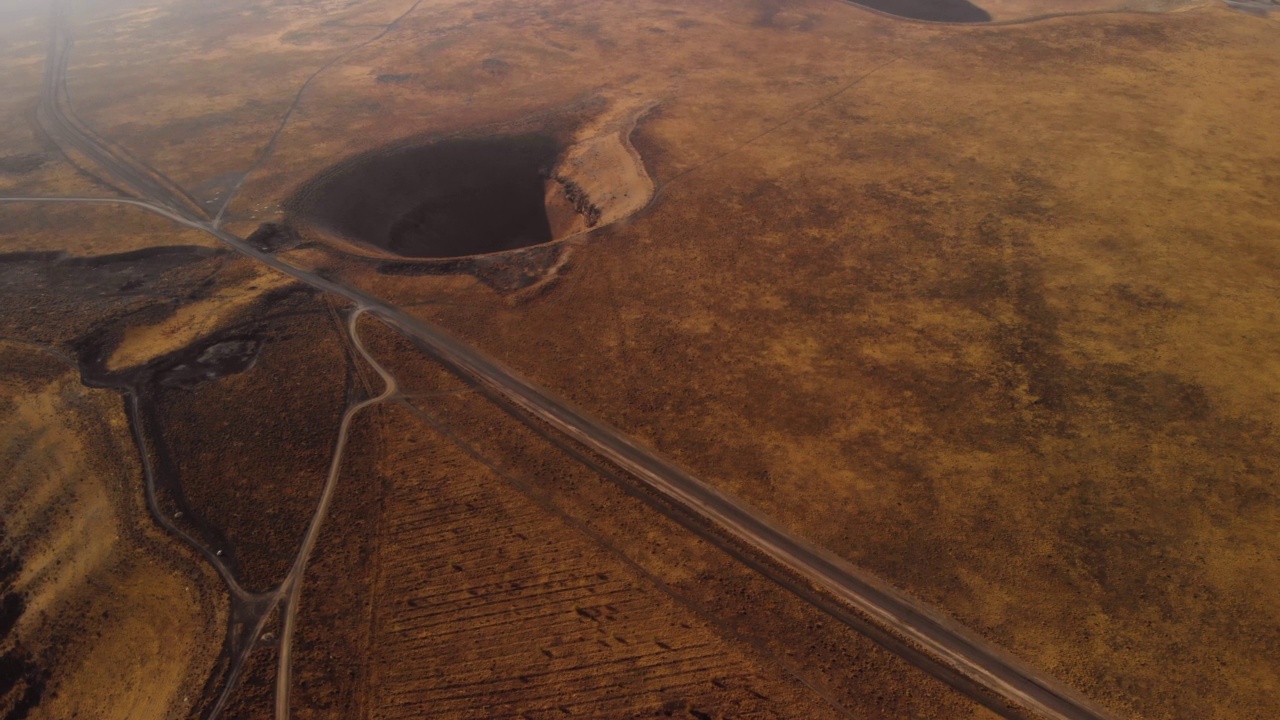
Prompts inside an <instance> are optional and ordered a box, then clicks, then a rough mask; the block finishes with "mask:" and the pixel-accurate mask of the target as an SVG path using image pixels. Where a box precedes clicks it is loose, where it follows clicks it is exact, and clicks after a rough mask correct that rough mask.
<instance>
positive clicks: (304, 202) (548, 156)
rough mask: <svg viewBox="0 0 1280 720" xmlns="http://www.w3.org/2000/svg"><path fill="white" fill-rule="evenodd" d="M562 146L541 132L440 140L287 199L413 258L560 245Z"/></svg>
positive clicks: (402, 149) (352, 167) (349, 165)
mask: <svg viewBox="0 0 1280 720" xmlns="http://www.w3.org/2000/svg"><path fill="white" fill-rule="evenodd" d="M560 151H561V148H560V145H559V143H558V142H556V141H555V140H554V139H553V138H551V137H549V136H546V135H541V134H528V135H504V136H495V137H485V138H460V139H449V140H440V141H436V142H432V143H427V144H419V145H399V146H395V147H391V148H383V149H379V150H374V151H371V152H368V153H365V154H363V155H358V156H356V157H354V158H351V159H349V160H346V161H343V162H342V163H339V164H338V165H336V166H334V167H333V168H331V169H329V170H327V171H326V172H324V173H322V174H320V175H318V176H317V177H315V178H313V179H312V180H310V181H308V182H307V183H306V184H305V185H303V186H302V187H301V188H300V189H299V190H298V191H297V192H296V193H295V194H294V195H293V196H292V197H291V198H289V199H288V200H287V201H286V203H285V209H286V212H287V213H288V214H289V217H290V223H289V224H301V225H311V226H313V227H316V228H319V229H321V230H324V231H327V232H332V233H336V234H337V235H340V236H342V237H343V238H345V239H347V240H352V241H355V242H359V243H363V244H365V245H368V246H372V247H375V248H378V249H381V250H384V251H386V252H389V253H392V254H394V255H398V256H400V257H406V258H454V257H463V256H467V255H479V254H484V253H494V252H501V251H504V250H514V249H516V248H522V247H528V246H530V245H538V244H541V243H545V242H547V241H549V240H551V239H552V231H551V226H550V223H549V221H548V219H547V210H546V204H545V201H546V178H547V177H548V174H549V172H550V169H551V167H552V166H553V165H554V164H555V161H556V158H557V157H558V155H559V154H560Z"/></svg>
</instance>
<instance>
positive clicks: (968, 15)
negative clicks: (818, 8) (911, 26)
mask: <svg viewBox="0 0 1280 720" xmlns="http://www.w3.org/2000/svg"><path fill="white" fill-rule="evenodd" d="M850 2H853V4H854V5H861V6H862V7H865V8H870V9H872V10H879V11H880V12H882V13H886V14H888V15H897V16H898V17H904V18H910V19H912V20H928V21H930V22H952V23H985V22H991V15H990V13H988V12H987V11H986V10H983V9H982V8H980V7H978V6H977V5H974V4H973V3H971V2H969V0H850Z"/></svg>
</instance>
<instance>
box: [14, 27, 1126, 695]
mask: <svg viewBox="0 0 1280 720" xmlns="http://www.w3.org/2000/svg"><path fill="white" fill-rule="evenodd" d="M49 62H50V63H51V70H50V72H49V73H48V74H47V77H48V78H49V79H48V80H47V85H46V94H47V95H48V96H50V97H47V98H46V99H45V100H44V101H43V102H42V104H41V110H42V112H41V113H40V114H39V119H40V122H41V125H42V127H43V128H44V129H45V131H46V132H47V133H48V134H49V135H50V137H52V138H53V139H54V140H55V141H57V142H58V143H59V144H60V145H62V146H63V147H64V148H65V149H67V150H69V151H71V152H75V153H79V154H81V155H82V156H84V157H85V158H87V159H88V160H89V161H90V162H92V163H93V164H94V165H97V166H98V168H99V170H100V171H102V172H104V173H106V174H107V175H108V176H109V177H111V178H114V179H115V180H116V181H117V182H119V183H121V184H123V185H124V186H125V188H127V189H128V190H129V191H130V192H131V193H132V194H134V195H136V196H139V197H142V198H145V200H125V201H121V202H127V203H129V204H132V205H136V206H139V207H142V208H145V209H147V210H150V211H151V212H155V213H158V214H160V215H163V216H165V217H167V218H169V219H171V220H173V221H174V222H176V223H179V224H181V225H184V226H186V227H189V228H193V229H197V230H201V231H203V232H207V233H209V234H211V235H213V236H214V237H216V238H218V239H219V240H221V241H223V242H224V243H226V244H227V245H228V246H230V247H231V248H233V249H234V250H236V251H237V252H239V253H241V254H242V255H244V256H246V257H249V258H252V259H253V260H256V261H258V262H260V263H262V264H264V265H266V266H268V267H271V268H273V269H275V270H277V271H279V272H282V273H284V274H286V275H289V276H290V277H293V278H295V279H296V280H298V281H299V282H302V283H305V284H307V285H309V286H311V287H312V288H315V289H317V290H321V291H324V292H327V293H332V294H334V295H337V296H339V297H342V298H345V299H346V300H348V301H349V302H351V303H352V304H354V305H355V306H356V307H357V308H359V309H361V310H362V311H364V312H367V313H369V314H370V315H373V316H375V317H377V318H379V319H380V320H382V321H383V322H385V323H386V324H387V325H389V326H391V327H393V328H394V329H396V330H398V331H399V332H400V333H402V334H403V335H405V336H406V337H409V338H411V339H413V340H415V341H416V342H417V344H418V346H419V347H421V348H423V349H424V350H425V351H426V352H427V353H429V354H430V355H431V356H433V357H434V358H435V359H437V360H438V361H440V362H442V363H443V364H445V365H446V366H447V367H449V368H450V369H451V370H453V371H454V372H456V373H458V374H460V375H463V376H465V377H467V378H469V379H471V380H473V381H475V382H478V383H481V384H483V385H484V386H486V387H488V388H489V389H491V390H492V391H493V392H494V393H497V394H498V395H499V396H501V397H502V398H503V399H505V400H506V401H507V402H509V403H510V404H511V405H512V406H514V407H516V408H518V409H519V410H521V411H523V412H524V413H526V414H528V415H529V416H530V417H532V418H536V419H538V420H540V421H542V422H544V423H545V424H546V425H548V426H550V427H551V428H554V429H555V430H557V431H559V432H560V433H562V434H563V435H564V436H566V437H568V438H570V439H572V440H573V441H576V442H577V443H579V444H581V445H582V446H584V447H586V448H588V449H590V450H591V451H594V452H595V453H597V454H599V455H600V456H602V457H604V458H605V459H607V460H609V461H610V462H612V463H613V464H614V465H616V466H617V467H619V468H621V469H622V470H624V471H626V472H627V473H628V474H630V475H631V476H632V477H633V478H635V479H636V480H638V481H639V482H641V483H643V484H644V485H646V486H647V487H649V488H650V489H652V490H653V491H654V492H655V493H658V494H660V495H661V496H663V497H665V498H667V499H668V500H670V501H671V502H673V503H675V504H677V505H679V506H680V507H682V508H684V509H685V510H687V511H688V512H690V513H692V514H694V515H696V516H698V517H700V518H702V519H704V520H706V521H708V522H710V523H712V524H713V526H714V527H716V528H718V530H719V531H720V532H722V533H723V534H725V535H727V536H728V537H730V538H733V539H734V540H736V541H738V542H741V543H744V544H746V545H747V546H750V547H752V548H754V549H755V550H756V551H758V552H759V553H761V554H762V555H764V556H765V557H767V558H769V559H770V560H772V561H773V562H775V563H777V564H778V565H779V566H781V567H783V568H785V569H786V570H788V571H790V572H792V573H795V574H796V575H798V576H800V577H802V578H805V579H807V580H808V581H810V582H811V583H812V584H813V585H814V586H815V587H817V588H820V589H821V590H823V591H825V592H826V593H829V594H830V596H832V597H834V598H836V599H838V600H840V601H842V602H844V603H847V604H848V605H849V606H852V607H853V608H856V609H857V610H858V611H859V612H861V613H863V614H865V615H866V616H867V617H869V618H871V619H872V620H873V621H874V622H876V623H877V624H879V625H881V626H883V627H884V628H887V629H888V630H890V631H891V632H893V633H895V634H896V635H898V636H900V637H901V638H903V639H905V640H906V641H908V642H909V643H911V644H914V645H916V646H918V647H919V648H921V649H923V650H924V651H925V652H927V653H928V654H929V655H931V656H933V657H934V658H936V659H937V660H939V661H941V662H942V663H944V664H945V665H947V666H948V667H950V668H951V669H953V670H955V671H956V672H958V673H959V674H961V675H962V676H964V677H965V678H968V679H969V680H971V681H973V682H975V683H977V684H978V685H980V686H982V687H983V688H985V689H986V690H988V691H990V692H991V693H993V694H995V695H996V696H998V697H1001V698H1004V699H1006V700H1008V701H1010V702H1012V703H1014V704H1016V705H1019V706H1021V707H1025V708H1027V709H1029V710H1032V711H1033V712H1035V713H1036V714H1038V715H1041V716H1044V717H1047V718H1054V719H1055V720H1104V719H1107V718H1110V717H1111V716H1110V715H1109V714H1108V713H1107V712H1105V711H1104V710H1102V709H1101V708H1099V707H1097V706H1096V705H1094V704H1093V703H1091V702H1090V701H1088V700H1087V699H1085V698H1083V697H1082V696H1080V695H1078V694H1077V693H1075V692H1073V691H1071V690H1070V689H1068V688H1065V687H1063V686H1061V685H1060V684H1058V683H1056V682H1055V681H1053V680H1052V679H1050V678H1048V677H1046V676H1045V675H1044V674H1042V673H1040V672H1038V671H1035V670H1033V669H1031V668H1029V667H1027V666H1025V665H1023V664H1022V663H1020V662H1018V661H1016V660H1014V659H1012V658H1010V657H1009V656H1007V655H1006V654H1005V653H1003V652H1001V651H1000V650H998V649H996V648H995V647H994V646H992V645H991V644H989V643H987V642H986V641H984V640H982V639H980V638H978V637H977V636H976V635H974V634H972V633H970V632H968V631H967V630H965V629H964V628H962V627H960V626H959V625H958V624H957V623H955V622H953V621H950V620H948V619H946V618H945V617H944V616H943V615H942V614H941V613H938V612H937V611H934V610H932V609H930V608H928V607H926V606H925V605H923V604H922V603H920V602H918V601H916V600H914V599H912V598H910V597H908V596H906V595H904V594H902V593H900V592H898V591H897V590H895V589H893V588H891V587H889V586H888V585H887V584H886V583H884V582H882V581H880V580H878V579H876V578H874V577H872V576H870V575H868V574H867V573H865V572H863V571H861V570H859V569H858V568H856V567H854V566H852V565H851V564H849V563H847V562H845V561H844V560H842V559H840V558H838V557H835V556H834V555H832V554H830V553H828V552H826V551H823V550H821V549H819V548H816V547H814V546H812V545H810V544H808V543H807V542H805V541H804V540H802V539H800V538H798V537H797V536H795V535H793V534H792V533H790V532H788V531H787V530H785V529H783V528H781V527H779V526H778V525H776V524H775V523H774V522H772V521H771V520H769V519H768V518H766V517H765V516H764V515H762V514H761V513H759V512H758V511H756V510H754V509H753V508H751V507H749V506H747V505H746V504H744V503H743V502H741V501H740V500H738V499H736V498H734V497H732V496H730V495H728V494H726V493H724V492H721V491H720V490H717V489H716V488H713V487H711V486H710V485H708V484H706V483H704V482H702V481H701V480H699V479H697V478H696V477H694V476H693V475H692V474H690V473H689V472H687V471H686V470H684V469H683V468H680V467H679V466H677V465H676V464H675V463H673V462H672V461H670V460H668V459H666V458H664V457H662V456H661V455H659V454H658V453H656V452H654V451H653V450H651V449H649V448H647V447H644V446H643V445H641V444H640V443H638V442H636V441H635V440H633V439H632V438H630V437H628V436H627V435H625V434H624V433H622V432H620V431H618V430H616V429H614V428H612V427H610V426H608V425H606V424H605V423H603V422H601V421H599V420H597V419H595V418H593V417H591V416H590V415H589V414H587V413H585V412H583V411H581V410H579V409H577V408H574V407H573V406H571V405H570V404H569V403H568V402H566V401H564V400H562V399H560V398H558V397H556V396H555V395H553V394H551V393H550V392H548V391H546V390H544V389H542V388H540V387H538V386H537V385H535V384H534V383H532V382H529V381H528V380H526V379H524V378H523V377H521V376H520V375H518V374H517V373H516V372H514V371H513V370H511V369H509V368H507V367H505V366H503V365H502V364H500V363H499V362H497V361H496V360H494V359H492V358H490V357H488V356H487V355H485V354H483V353H481V352H480V351H479V350H477V349H475V348H473V347H471V346H469V345H467V344H465V343H463V342H461V341H460V340H458V339H457V338H455V337H453V336H452V335H450V334H449V333H447V332H445V331H444V330H443V329H441V328H439V327H437V326H435V325H433V324H431V323H428V322H426V321H424V320H422V319H420V318H416V317H413V316H412V315H410V314H408V313H406V312H404V311H403V310H401V309H400V308H398V307H396V306H394V305H392V304H390V303H387V302H385V301H383V300H381V299H379V298H377V297H374V296H372V295H370V294H368V293H366V292H365V291H363V290H360V289H358V288H354V287H349V286H347V285H345V284H342V283H340V282H338V281H335V280H332V279H329V278H327V277H324V276H322V275H319V274H316V273H314V272H311V271H309V270H306V269H304V268H300V267H295V266H293V265H290V264H288V263H286V262H284V261H283V260H280V259H279V258H277V257H275V256H272V255H269V254H267V253H264V252H262V251H260V250H258V249H257V248H255V247H253V246H251V245H249V244H248V243H247V242H245V241H244V239H242V238H240V237H238V236H236V235H234V234H231V233H229V232H226V231H225V230H222V229H220V228H219V227H216V226H215V225H214V223H212V222H210V221H208V220H206V219H205V216H204V215H203V213H202V212H197V211H193V210H192V209H191V208H190V206H189V205H188V204H187V202H186V201H185V199H184V195H185V193H180V192H175V191H173V189H172V188H173V187H175V186H173V184H172V183H171V182H169V181H168V180H167V178H164V177H163V176H162V175H160V174H159V173H157V172H155V171H154V169H152V168H149V167H145V166H140V164H138V163H136V162H131V161H130V160H129V159H128V158H121V157H120V156H119V155H118V154H116V153H115V152H113V148H111V147H110V146H109V145H107V144H105V143H104V142H102V141H101V140H100V139H98V138H97V137H96V136H95V135H93V134H91V133H90V132H88V131H87V130H85V129H84V127H83V125H82V123H79V122H78V121H76V120H75V119H74V118H71V117H68V108H69V104H68V103H63V102H58V101H57V98H58V97H59V96H61V95H64V94H65V80H64V77H63V75H64V74H65V69H66V53H65V43H60V42H59V41H58V33H57V32H56V31H55V35H54V37H53V38H52V39H51V42H50V51H49ZM67 200H68V201H74V200H72V199H67ZM84 200H85V201H95V202H102V201H103V200H102V199H89V198H85V199H84ZM389 388H394V385H389ZM389 391H390V390H389ZM348 417H349V416H348ZM345 424H346V419H345V418H344V425H345ZM300 557H301V556H300ZM303 562H304V563H305V560H303ZM286 703H287V700H286Z"/></svg>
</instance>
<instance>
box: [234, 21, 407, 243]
mask: <svg viewBox="0 0 1280 720" xmlns="http://www.w3.org/2000/svg"><path fill="white" fill-rule="evenodd" d="M421 4H422V0H417V1H416V2H414V3H413V4H412V5H410V6H409V9H408V10H405V11H404V12H403V13H401V14H400V15H399V16H398V17H396V19H395V20H392V21H391V22H390V23H387V24H386V25H385V26H382V32H380V33H378V34H377V35H374V36H373V37H371V38H369V39H368V40H365V41H364V42H362V43H360V44H359V45H356V46H355V47H353V48H350V49H349V50H344V51H343V52H342V53H340V54H339V55H337V56H336V57H334V58H333V59H332V60H330V61H329V62H327V63H325V64H324V65H321V66H320V68H319V69H318V70H316V71H315V72H313V73H311V75H310V76H308V77H307V79H306V80H304V81H303V82H302V87H300V88H298V92H297V94H296V95H294V96H293V103H292V104H290V105H289V109H288V110H285V112H284V116H283V117H281V118H280V124H279V125H278V126H276V131H275V132H274V133H272V135H271V138H270V139H269V140H267V144H266V145H265V146H263V148H262V152H261V153H259V155H258V159H257V160H255V161H254V163H253V164H252V165H250V166H249V169H247V170H245V171H244V172H243V173H240V176H239V177H238V178H237V179H236V182H235V184H234V185H232V186H231V189H230V190H228V191H227V196H226V197H225V198H223V199H222V202H221V203H220V204H219V205H218V212H216V213H215V214H214V216H213V225H214V227H217V226H219V225H221V224H222V216H223V215H225V214H226V212H227V208H228V207H229V206H230V205H231V201H232V200H234V199H235V197H236V195H238V194H239V193H240V189H241V188H242V187H244V184H245V182H247V181H248V179H249V176H250V175H252V174H253V173H254V172H256V171H257V170H258V169H259V168H261V167H262V166H263V165H264V164H266V162H267V160H268V159H269V158H270V157H271V153H272V152H273V151H274V150H275V148H276V144H277V143H279V142H280V137H281V136H282V135H283V134H284V129H285V127H286V126H287V125H288V124H289V119H290V118H292V117H293V114H294V113H295V112H297V110H298V107H299V106H300V105H301V104H302V96H303V95H305V94H306V92H307V88H309V87H311V83H312V82H314V81H315V79H316V78H318V77H320V76H321V75H323V74H324V72H325V71H326V70H328V69H329V68H331V67H333V66H334V65H337V64H338V63H340V62H342V61H343V60H346V59H347V58H348V57H351V56H352V55H354V54H355V53H356V52H359V51H360V50H363V49H364V48H366V47H369V46H370V45H372V44H374V43H376V42H378V41H379V40H381V39H382V38H384V37H386V35H387V33H389V32H391V31H392V30H395V29H396V28H397V27H398V26H399V25H400V23H401V21H403V20H404V19H405V18H407V17H409V15H410V14H411V13H412V12H413V11H414V10H417V9H418V6H419V5H421Z"/></svg>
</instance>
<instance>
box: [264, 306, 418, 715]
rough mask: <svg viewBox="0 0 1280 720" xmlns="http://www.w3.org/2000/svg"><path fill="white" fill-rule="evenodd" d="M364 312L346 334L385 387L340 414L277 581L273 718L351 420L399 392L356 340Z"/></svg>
mask: <svg viewBox="0 0 1280 720" xmlns="http://www.w3.org/2000/svg"><path fill="white" fill-rule="evenodd" d="M364 313H365V308H363V307H357V308H356V309H355V311H353V312H352V313H351V314H350V317H349V318H348V320H347V335H348V337H350V338H351V342H352V344H353V345H354V346H355V348H356V350H357V351H359V353H360V356H361V357H362V358H364V360H365V362H367V363H369V365H371V366H372V367H373V369H374V371H375V372H377V373H378V375H379V377H381V378H382V382H383V383H384V384H385V387H384V388H383V390H382V394H381V395H378V396H377V397H373V398H369V399H367V400H363V401H361V402H358V403H356V404H355V405H352V406H351V407H350V408H348V409H347V411H346V412H345V413H343V415H342V423H341V425H340V426H339V427H338V442H337V446H336V447H335V448H334V450H333V460H332V462H331V463H330V465H329V476H328V478H327V479H326V480H325V484H324V490H323V491H322V492H321V495H320V502H319V504H318V506H317V507H316V512H315V515H313V516H312V518H311V525H310V526H309V527H308V528H307V534H306V536H305V537H304V538H303V540H302V547H301V548H299V550H298V557H297V559H296V560H294V563H293V568H292V569H291V570H290V571H289V575H288V576H287V577H286V578H285V580H284V582H283V583H282V584H281V589H280V592H282V593H283V595H282V597H281V599H282V600H283V602H284V623H283V629H282V630H281V632H280V650H279V652H280V654H279V663H278V665H277V670H276V720H287V718H288V717H289V698H290V694H291V692H292V689H293V661H292V653H293V635H294V632H295V628H296V626H297V618H298V605H299V604H300V602H301V598H302V580H303V575H304V573H305V572H306V569H307V561H308V560H310V558H311V553H312V551H313V550H315V545H316V540H317V539H319V537H320V528H321V526H322V525H323V524H324V519H325V517H326V516H327V515H328V514H329V506H330V505H331V504H332V502H333V494H334V491H335V490H336V489H337V487H338V476H339V475H340V474H341V472H342V457H343V453H344V451H345V450H346V447H347V440H348V439H349V438H350V435H351V422H352V420H353V419H354V418H355V416H356V415H357V414H359V413H360V411H361V410H364V409H365V408H368V407H372V406H374V405H379V404H381V403H383V402H386V401H387V400H390V399H391V398H393V397H395V396H396V395H398V394H399V392H400V390H399V383H397V382H396V378H395V376H394V375H392V374H391V373H389V372H387V370H386V368H384V367H382V365H381V364H379V363H378V361H377V360H374V359H373V356H372V355H370V354H369V351H368V350H367V349H365V346H364V343H363V342H361V340H360V333H359V331H358V330H357V328H356V324H357V321H359V319H360V316H361V315H363V314H364Z"/></svg>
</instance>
